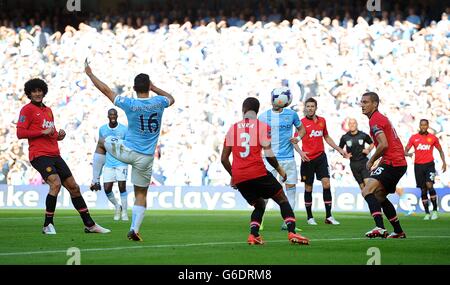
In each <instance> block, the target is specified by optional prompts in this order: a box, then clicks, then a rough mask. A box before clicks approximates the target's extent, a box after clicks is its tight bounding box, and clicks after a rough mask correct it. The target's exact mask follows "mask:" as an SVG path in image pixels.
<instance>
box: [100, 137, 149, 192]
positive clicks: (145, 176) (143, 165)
mask: <svg viewBox="0 0 450 285" xmlns="http://www.w3.org/2000/svg"><path fill="white" fill-rule="evenodd" d="M123 142H124V141H123V140H122V139H119V138H116V137H113V136H108V137H106V139H105V149H106V151H107V152H109V153H110V154H111V155H112V156H114V157H115V158H117V159H118V160H120V161H122V162H124V163H127V164H130V165H131V183H133V185H136V186H139V187H148V185H150V180H151V179H152V167H153V155H145V154H142V153H138V152H135V151H134V150H131V149H129V148H128V147H126V146H125V145H124V144H123Z"/></svg>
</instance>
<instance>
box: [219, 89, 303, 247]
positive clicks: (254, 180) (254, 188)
mask: <svg viewBox="0 0 450 285" xmlns="http://www.w3.org/2000/svg"><path fill="white" fill-rule="evenodd" d="M258 111H259V101H258V99H256V98H253V97H249V98H247V99H245V100H244V103H243V104H242V113H243V116H244V119H243V120H241V121H239V122H237V123H235V124H234V125H232V126H231V128H230V129H229V130H228V133H227V135H226V137H225V141H224V146H223V150H222V158H221V161H222V164H223V166H224V168H225V169H226V170H227V171H228V173H229V174H230V175H231V183H230V184H231V186H233V187H234V188H237V189H238V190H239V192H240V193H241V194H242V196H243V197H244V198H245V200H246V201H247V202H248V203H249V204H250V205H252V206H253V207H255V209H254V211H253V213H252V215H251V221H250V235H249V237H248V240H247V242H248V243H249V244H250V245H261V244H264V241H263V239H262V237H261V236H260V235H259V228H260V226H261V221H262V218H263V216H264V212H265V210H266V203H265V201H264V199H268V198H272V199H273V200H274V201H275V202H276V203H277V204H278V205H279V206H280V210H281V216H282V217H283V219H284V221H285V223H286V225H287V228H288V240H289V241H290V242H291V243H295V244H308V243H309V240H308V239H307V238H305V237H303V236H301V235H300V234H297V233H296V232H295V215H294V212H293V211H292V208H291V206H290V204H289V201H288V199H287V197H286V195H285V194H284V192H283V187H282V186H281V184H280V183H279V182H278V181H277V179H276V178H275V177H274V176H273V175H272V173H270V172H269V171H267V169H266V167H265V165H264V162H263V160H262V156H261V151H262V150H263V149H264V154H265V157H266V159H267V161H268V162H269V163H270V165H271V166H272V167H273V168H275V169H276V170H277V172H278V173H279V174H280V176H281V177H283V179H284V180H286V172H285V171H284V169H283V168H282V167H281V166H280V165H279V164H278V161H277V159H276V157H275V155H274V153H273V152H272V149H271V142H270V140H271V138H270V127H269V126H268V125H267V124H265V123H263V122H261V121H259V120H258V119H257V114H258ZM231 153H233V164H232V165H231V163H230V159H229V157H230V154H231Z"/></svg>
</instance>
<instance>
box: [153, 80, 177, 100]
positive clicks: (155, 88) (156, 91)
mask: <svg viewBox="0 0 450 285" xmlns="http://www.w3.org/2000/svg"><path fill="white" fill-rule="evenodd" d="M150 90H151V91H152V92H155V93H156V94H158V95H160V96H164V97H166V98H167V99H169V106H172V105H173V104H174V103H175V98H173V96H172V95H170V93H168V92H166V91H164V90H162V89H160V88H158V87H156V86H155V85H153V83H152V82H150Z"/></svg>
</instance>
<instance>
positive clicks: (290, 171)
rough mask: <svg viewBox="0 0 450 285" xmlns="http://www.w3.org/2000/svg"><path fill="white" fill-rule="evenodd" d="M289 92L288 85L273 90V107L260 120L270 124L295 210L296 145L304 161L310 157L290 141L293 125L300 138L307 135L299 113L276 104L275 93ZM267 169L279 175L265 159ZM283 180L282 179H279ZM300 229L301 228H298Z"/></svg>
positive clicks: (277, 156) (273, 147)
mask: <svg viewBox="0 0 450 285" xmlns="http://www.w3.org/2000/svg"><path fill="white" fill-rule="evenodd" d="M282 93H289V96H291V95H290V91H289V89H288V88H286V87H282V88H275V89H274V90H273V91H272V109H269V110H267V111H265V112H264V113H262V114H261V115H260V116H259V118H258V119H259V120H260V121H262V122H264V123H266V124H268V125H269V127H270V129H271V135H272V150H273V153H274V154H275V157H276V158H277V160H278V163H279V164H280V165H281V166H282V167H283V169H284V170H285V171H286V175H287V179H286V181H285V185H286V196H287V198H288V200H289V204H290V205H291V207H292V210H294V211H295V206H296V197H297V189H296V184H297V180H298V178H297V164H296V162H295V157H294V146H295V147H296V148H298V150H297V151H299V153H300V156H301V158H302V160H303V161H308V160H309V159H308V157H307V156H306V155H305V154H304V153H303V152H302V151H301V150H300V148H299V147H298V145H296V144H295V145H293V144H292V143H291V142H290V139H291V138H292V134H293V132H292V127H295V128H296V130H297V132H298V133H299V136H298V138H299V139H301V138H302V137H303V136H304V135H305V133H306V132H305V128H304V127H303V125H302V122H301V121H300V118H299V117H298V115H297V113H296V112H295V111H293V110H291V109H287V108H282V107H279V106H277V105H276V104H274V102H275V101H274V98H273V97H274V94H282ZM264 164H265V165H266V168H267V170H269V171H270V172H271V173H272V175H273V176H274V177H277V176H278V175H277V171H276V169H274V168H273V167H272V166H271V165H270V164H269V162H268V161H267V160H264ZM279 181H281V179H279ZM281 230H287V227H286V224H285V223H283V224H282V226H281ZM297 230H299V229H297Z"/></svg>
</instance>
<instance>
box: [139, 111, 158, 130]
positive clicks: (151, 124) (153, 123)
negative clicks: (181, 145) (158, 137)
mask: <svg viewBox="0 0 450 285" xmlns="http://www.w3.org/2000/svg"><path fill="white" fill-rule="evenodd" d="M157 116H158V113H153V114H151V115H150V117H148V119H147V126H145V120H144V115H140V116H139V119H140V122H141V131H143V132H144V131H146V128H145V127H147V129H148V131H149V132H150V133H156V132H157V131H158V129H159V122H158V120H157V119H156V118H155V117H157Z"/></svg>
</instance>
